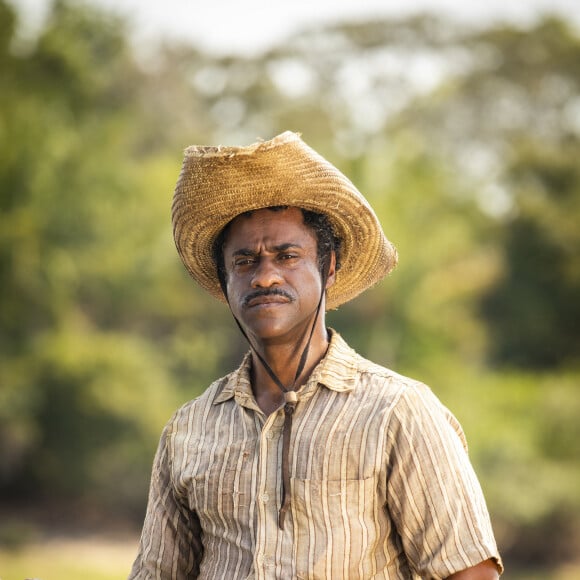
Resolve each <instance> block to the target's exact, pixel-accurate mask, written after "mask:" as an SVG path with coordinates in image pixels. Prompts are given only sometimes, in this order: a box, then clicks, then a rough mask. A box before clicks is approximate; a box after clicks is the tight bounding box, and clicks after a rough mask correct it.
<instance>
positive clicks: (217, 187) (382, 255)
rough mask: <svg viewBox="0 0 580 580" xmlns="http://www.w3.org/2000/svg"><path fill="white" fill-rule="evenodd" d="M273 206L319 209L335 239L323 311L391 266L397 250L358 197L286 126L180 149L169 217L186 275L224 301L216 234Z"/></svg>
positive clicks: (350, 296)
mask: <svg viewBox="0 0 580 580" xmlns="http://www.w3.org/2000/svg"><path fill="white" fill-rule="evenodd" d="M281 205H284V206H291V207H300V208H304V209H307V210H311V211H316V212H319V213H324V214H326V215H327V216H328V217H329V219H330V220H331V222H332V224H333V226H334V228H335V230H336V234H337V235H338V236H339V237H340V238H341V239H342V244H343V245H342V260H341V261H342V266H341V268H340V270H339V271H338V273H337V275H336V281H335V283H334V285H333V286H331V287H330V288H329V289H328V292H327V297H326V308H327V309H333V308H337V307H338V306H340V305H341V304H344V303H345V302H348V301H349V300H351V299H353V298H354V297H356V296H358V295H359V294H360V293H361V292H363V291H364V290H366V289H367V288H370V287H371V286H373V285H374V284H376V283H377V282H378V281H379V280H381V279H382V278H383V277H384V276H386V275H387V274H388V273H389V272H390V271H391V270H392V269H393V268H394V267H395V265H396V263H397V252H396V250H395V248H394V246H393V245H392V244H391V243H390V242H389V241H388V240H387V238H386V237H385V235H384V233H383V231H382V228H381V226H380V223H379V221H378V219H377V216H376V215H375V213H374V211H373V210H372V208H371V207H370V205H369V204H368V202H367V201H366V200H365V198H364V197H363V196H362V195H361V193H360V192H359V191H358V190H357V188H356V187H355V186H354V185H353V184H352V183H351V182H350V180H349V179H347V178H346V177H345V176H344V175H343V174H342V173H341V172H340V171H339V170H338V169H337V168H336V167H334V166H333V165H332V164H331V163H329V162H328V161H326V160H325V159H324V158H323V157H322V156H320V155H319V154H318V153H316V151H314V150H313V149H311V148H310V147H309V146H308V145H306V143H304V142H303V141H302V140H301V139H300V136H299V135H298V134H296V133H292V132H288V131H287V132H285V133H283V134H281V135H279V136H278V137H275V138H274V139H272V140H270V141H264V142H260V143H255V144H253V145H250V146H248V147H202V146H192V147H189V148H188V149H186V151H185V158H184V161H183V166H182V169H181V174H180V176H179V179H178V181H177V185H176V188H175V194H174V198H173V206H172V221H173V233H174V238H175V243H176V246H177V250H178V252H179V255H180V257H181V259H182V261H183V263H184V264H185V267H186V268H187V270H188V271H189V273H190V274H191V276H192V277H193V278H194V279H195V280H196V281H197V282H198V284H199V285H200V286H201V287H202V288H204V289H205V290H207V291H208V292H209V293H210V294H211V295H212V296H214V297H215V298H217V299H218V300H221V301H222V302H226V300H225V297H224V296H223V293H222V290H221V287H220V284H219V280H218V277H217V272H216V265H215V263H214V260H213V254H212V248H213V244H214V241H215V239H216V237H217V236H218V234H219V233H220V231H221V230H222V229H223V228H224V227H225V226H226V225H227V224H228V223H229V222H230V221H231V220H232V219H234V218H235V217H236V216H238V215H240V214H242V213H244V212H247V211H250V210H256V209H261V208H266V207H272V206H281Z"/></svg>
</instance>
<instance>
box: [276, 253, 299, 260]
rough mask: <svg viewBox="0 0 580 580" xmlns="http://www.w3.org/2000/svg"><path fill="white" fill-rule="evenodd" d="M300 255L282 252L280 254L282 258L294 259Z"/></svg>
mask: <svg viewBox="0 0 580 580" xmlns="http://www.w3.org/2000/svg"><path fill="white" fill-rule="evenodd" d="M297 257H298V256H297V255H296V254H281V255H280V260H293V259H295V258H297Z"/></svg>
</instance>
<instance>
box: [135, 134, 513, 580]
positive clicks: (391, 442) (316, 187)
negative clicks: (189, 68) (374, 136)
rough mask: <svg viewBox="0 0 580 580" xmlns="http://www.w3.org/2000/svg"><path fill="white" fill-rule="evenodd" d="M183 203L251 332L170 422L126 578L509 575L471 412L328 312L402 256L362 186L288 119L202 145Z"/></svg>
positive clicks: (204, 255) (209, 281) (192, 156)
mask: <svg viewBox="0 0 580 580" xmlns="http://www.w3.org/2000/svg"><path fill="white" fill-rule="evenodd" d="M172 217H173V225H174V236H175V241H176V245H177V249H178V251H179V254H180V256H181V258H182V260H183V262H184V264H185V266H186V268H187V269H188V271H189V272H190V274H191V275H192V276H193V278H194V279H195V280H196V281H197V282H198V283H199V284H200V285H201V286H202V287H203V288H204V289H205V290H207V291H208V292H209V293H210V294H212V295H213V296H214V297H216V298H218V299H219V300H222V301H224V302H226V303H227V304H228V305H229V308H230V310H231V312H232V314H233V317H234V320H235V321H236V323H237V324H238V326H239V328H240V330H241V332H242V333H243V335H244V336H245V337H246V339H247V340H248V342H249V344H250V347H251V350H250V352H249V353H248V355H246V357H245V358H244V361H243V362H242V364H241V366H240V367H239V368H238V369H237V370H236V371H235V372H233V373H231V374H229V375H228V376H226V377H224V378H222V379H220V380H218V381H216V382H214V383H213V384H212V385H211V386H210V387H209V388H208V389H207V390H206V391H205V393H204V394H203V395H202V396H201V397H199V398H198V399H196V400H194V401H191V402H189V403H187V404H186V405H184V406H183V407H182V408H181V409H179V410H178V411H177V413H176V414H175V415H174V417H173V418H172V419H171V421H170V422H169V423H168V424H167V426H166V428H165V430H164V432H163V434H162V437H161V441H160V444H159V449H158V451H157V455H156V458H155V463H154V467H153V474H152V479H151V490H150V496H149V504H148V509H147V516H146V519H145V524H144V528H143V533H142V537H141V543H140V549H139V554H138V556H137V559H136V561H135V563H134V565H133V570H132V573H131V576H130V578H132V579H149V578H162V579H184V578H203V579H216V578H223V579H237V578H255V579H258V578H263V579H271V578H280V579H287V578H288V579H289V578H300V579H306V578H309V579H314V578H327V579H366V578H391V579H395V578H396V579H403V578H414V577H421V578H463V579H465V578H467V579H469V578H471V579H481V580H487V579H492V578H497V577H498V572H501V569H502V565H501V561H500V557H499V555H498V552H497V548H496V545H495V541H494V538H493V533H492V530H491V525H490V522H489V516H488V514H487V509H486V506H485V502H484V499H483V496H482V493H481V489H480V487H479V484H478V482H477V479H476V477H475V475H474V473H473V470H472V468H471V465H470V463H469V460H468V457H467V452H466V448H465V440H464V437H463V433H462V431H461V428H460V426H459V425H458V423H457V421H456V420H455V419H454V417H453V416H452V415H451V414H450V413H449V411H447V409H445V408H444V407H443V406H442V405H441V403H439V401H438V400H437V399H436V398H435V396H434V395H433V394H432V393H431V391H430V390H429V389H428V388H427V387H426V386H424V385H422V384H420V383H417V382H416V381H412V380H410V379H407V378H404V377H402V376H399V375H397V374H396V373H394V372H392V371H389V370H387V369H385V368H382V367H380V366H378V365H375V364H373V363H371V362H370V361H367V360H365V359H364V358H362V357H361V356H359V355H358V354H356V353H355V352H354V351H352V350H351V349H350V348H349V347H348V346H347V344H346V343H345V342H344V340H343V339H342V338H341V337H340V336H339V335H338V333H336V332H335V331H332V330H329V329H327V328H326V326H325V311H326V310H327V309H330V308H336V307H337V306H339V305H341V304H343V303H345V302H347V301H348V300H350V299H352V298H354V297H355V296H357V295H358V294H360V293H361V292H363V291H364V290H365V289H367V288H369V287H370V286H371V285H373V284H374V283H376V282H378V281H379V280H380V279H381V278H383V277H384V276H385V275H386V274H387V273H388V272H390V271H391V270H392V269H393V268H394V266H395V265H396V261H397V254H396V251H395V249H394V247H393V246H392V245H391V244H390V242H389V241H388V240H387V239H386V237H385V235H384V234H383V232H382V229H381V227H380V224H379V222H378V220H377V218H376V216H375V214H374V212H373V210H372V209H371V207H370V206H369V204H368V203H367V201H366V200H365V199H364V198H363V196H362V195H361V194H360V193H359V192H358V191H357V189H356V188H355V186H354V185H353V184H352V183H351V182H350V181H349V180H348V179H347V178H346V177H345V176H344V175H342V174H341V173H340V172H339V171H338V170H337V169H336V168H335V167H333V166H332V165H331V164H330V163H328V162H327V161H326V160H325V159H323V158H322V157H321V156H320V155H318V154H317V153H316V152H315V151H313V150H312V149H311V148H310V147H308V146H307V145H306V144H305V143H304V142H303V141H302V140H301V139H300V138H299V136H298V135H296V134H294V133H290V132H286V133H283V134H282V135H279V136H278V137H276V138H274V139H272V140H271V141H267V142H263V143H257V144H254V145H252V146H249V147H227V148H221V147H190V148H189V149H187V150H186V154H185V160H184V163H183V168H182V171H181V175H180V177H179V180H178V182H177V186H176V190H175V196H174V202H173V215H172Z"/></svg>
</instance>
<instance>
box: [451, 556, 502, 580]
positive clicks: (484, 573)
mask: <svg viewBox="0 0 580 580" xmlns="http://www.w3.org/2000/svg"><path fill="white" fill-rule="evenodd" d="M498 578H499V573H498V571H497V565H496V563H495V562H494V561H493V560H485V562H481V564H478V565H477V566H472V567H471V568H467V569H465V570H461V572H456V573H455V574H451V576H449V578H448V580H497V579H498Z"/></svg>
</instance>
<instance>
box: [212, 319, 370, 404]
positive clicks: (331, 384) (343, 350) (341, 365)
mask: <svg viewBox="0 0 580 580" xmlns="http://www.w3.org/2000/svg"><path fill="white" fill-rule="evenodd" d="M329 332H330V344H329V346H328V351H327V353H326V355H325V356H324V358H323V359H322V360H321V361H320V362H319V363H318V365H316V367H315V369H314V371H313V372H312V374H311V375H310V378H309V379H308V381H307V383H306V384H305V385H304V386H303V387H302V389H300V391H301V394H304V395H305V394H306V393H307V392H309V391H311V390H312V389H313V388H314V387H315V386H316V385H317V384H321V385H324V386H325V387H326V388H328V389H330V390H331V391H337V392H348V391H352V390H353V389H354V388H355V385H356V376H357V369H358V360H359V356H358V355H357V353H356V352H355V351H354V350H353V349H352V348H350V347H349V346H348V344H346V342H345V341H344V339H343V338H342V337H341V336H340V334H338V332H336V331H335V330H332V329H329ZM251 364H252V356H251V353H250V352H248V353H247V354H246V355H245V356H244V359H243V360H242V363H241V364H240V366H239V367H238V368H237V369H236V370H235V371H234V372H233V373H231V374H230V375H228V376H227V377H226V378H225V379H224V383H223V388H222V390H221V392H220V393H218V395H217V396H216V397H215V399H214V405H217V404H219V403H223V402H224V401H227V400H229V399H231V398H233V397H235V398H236V400H237V401H238V402H239V403H240V404H243V405H244V406H252V407H253V406H254V405H255V403H254V404H252V403H251V402H253V401H254V394H253V392H252V385H251V382H250V367H251ZM300 398H302V397H300Z"/></svg>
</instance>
